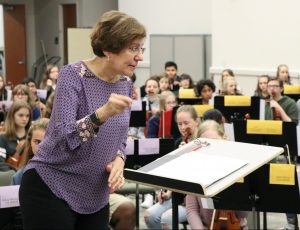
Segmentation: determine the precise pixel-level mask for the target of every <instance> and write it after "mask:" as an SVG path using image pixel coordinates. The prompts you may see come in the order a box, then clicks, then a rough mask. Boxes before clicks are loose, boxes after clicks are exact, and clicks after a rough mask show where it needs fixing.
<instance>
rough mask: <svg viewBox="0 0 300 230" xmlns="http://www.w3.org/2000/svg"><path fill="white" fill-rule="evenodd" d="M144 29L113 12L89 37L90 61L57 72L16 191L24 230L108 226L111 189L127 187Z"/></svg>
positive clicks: (102, 19) (104, 17) (100, 21)
mask: <svg viewBox="0 0 300 230" xmlns="http://www.w3.org/2000/svg"><path fill="white" fill-rule="evenodd" d="M145 37H146V30H145V28H144V26H143V25H142V24H140V23H139V22H138V21H137V20H136V19H135V18H133V17H131V16H129V15H127V14H125V13H122V12H118V11H109V12H106V13H104V14H103V15H102V17H101V18H100V20H99V21H98V22H97V24H96V26H95V27H94V29H93V31H92V34H91V45H92V48H93V52H94V54H95V57H94V58H93V59H89V60H83V61H79V62H77V63H74V64H69V65H66V66H64V67H63V68H62V69H61V72H60V76H59V78H58V82H57V87H56V89H55V91H56V96H55V100H54V106H53V111H52V115H51V118H50V123H49V126H48V128H47V131H46V135H45V139H44V141H43V142H42V143H41V144H40V146H39V149H38V154H37V155H36V156H34V157H33V159H32V160H30V162H29V163H28V165H27V166H26V170H25V173H24V175H23V178H22V182H21V187H20V193H19V196H20V205H21V211H22V214H23V223H24V229H107V228H108V216H109V205H108V198H109V192H113V191H114V190H116V189H118V188H119V187H121V186H122V185H123V184H124V177H123V168H124V161H125V155H124V149H125V145H126V144H125V143H126V139H127V130H128V126H129V117H130V107H131V102H132V99H131V96H132V89H133V85H132V81H131V80H130V79H129V78H128V77H126V76H131V75H132V74H133V72H134V70H135V69H136V66H137V64H138V62H139V61H142V60H143V52H144V48H143V45H144V41H145Z"/></svg>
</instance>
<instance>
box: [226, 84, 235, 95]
mask: <svg viewBox="0 0 300 230" xmlns="http://www.w3.org/2000/svg"><path fill="white" fill-rule="evenodd" d="M226 92H227V95H236V83H235V81H231V80H230V81H228V83H227V88H226Z"/></svg>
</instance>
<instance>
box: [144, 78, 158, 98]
mask: <svg viewBox="0 0 300 230" xmlns="http://www.w3.org/2000/svg"><path fill="white" fill-rule="evenodd" d="M145 92H146V94H147V95H148V96H150V97H151V96H155V95H157V94H158V93H159V88H158V83H157V81H155V80H148V81H147V84H146V87H145Z"/></svg>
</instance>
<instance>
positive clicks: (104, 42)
mask: <svg viewBox="0 0 300 230" xmlns="http://www.w3.org/2000/svg"><path fill="white" fill-rule="evenodd" d="M90 37H91V45H92V48H93V52H94V54H95V55H97V56H99V57H104V56H105V55H104V53H103V51H109V52H112V53H120V52H121V50H122V49H124V48H125V47H126V46H127V45H129V44H130V43H131V42H133V41H134V40H136V39H142V38H145V37H146V29H145V27H144V26H143V25H142V24H141V23H140V22H138V20H137V19H135V18H134V17H131V16H129V15H127V14H125V13H122V12H119V11H115V10H112V11H108V12H106V13H104V14H103V15H102V16H101V17H100V19H99V21H98V22H97V24H96V25H95V27H94V28H93V31H92V33H91V36H90Z"/></svg>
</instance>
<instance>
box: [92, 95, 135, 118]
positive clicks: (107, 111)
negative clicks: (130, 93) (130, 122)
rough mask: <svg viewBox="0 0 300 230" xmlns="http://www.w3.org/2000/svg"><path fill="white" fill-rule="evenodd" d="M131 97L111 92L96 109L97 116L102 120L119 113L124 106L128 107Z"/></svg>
mask: <svg viewBox="0 0 300 230" xmlns="http://www.w3.org/2000/svg"><path fill="white" fill-rule="evenodd" d="M131 104H132V99H131V98H130V97H127V96H124V95H120V94H115V93H112V94H111V96H110V98H109V99H108V102H107V103H106V104H105V105H103V106H102V107H100V108H98V109H97V110H96V113H97V115H98V117H101V120H102V121H103V122H104V121H106V120H107V119H108V118H110V117H112V116H115V115H118V114H121V113H123V111H124V110H125V109H126V108H130V107H131Z"/></svg>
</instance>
